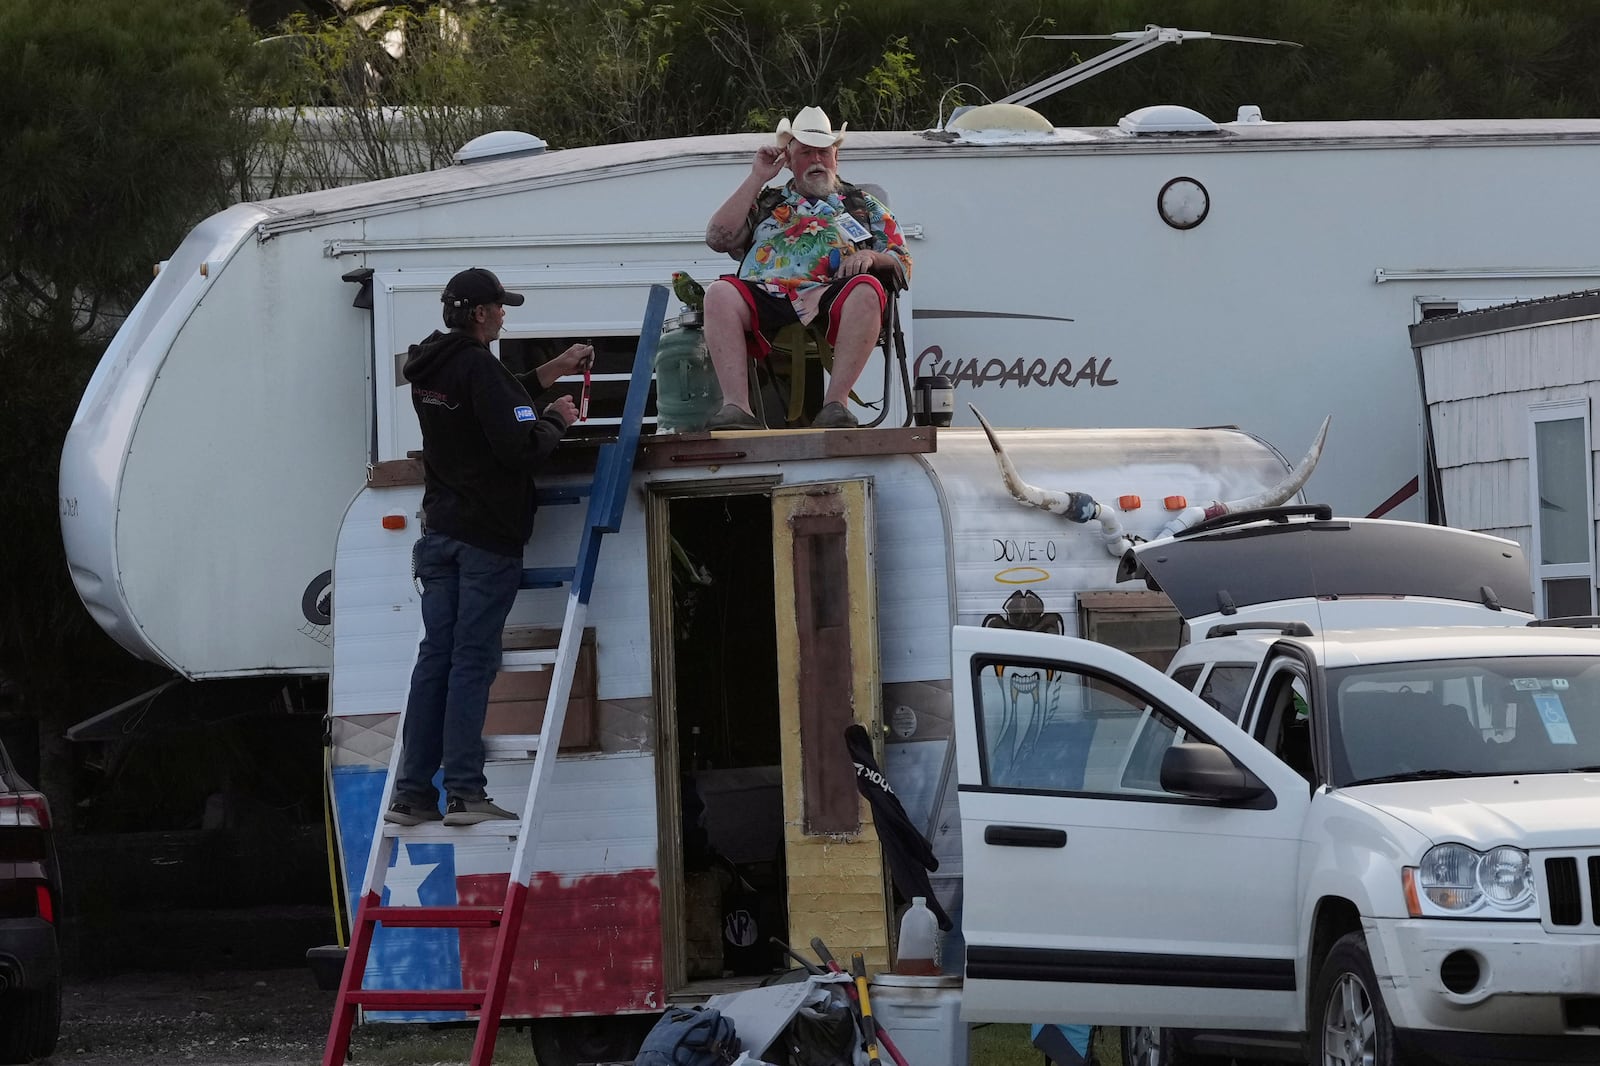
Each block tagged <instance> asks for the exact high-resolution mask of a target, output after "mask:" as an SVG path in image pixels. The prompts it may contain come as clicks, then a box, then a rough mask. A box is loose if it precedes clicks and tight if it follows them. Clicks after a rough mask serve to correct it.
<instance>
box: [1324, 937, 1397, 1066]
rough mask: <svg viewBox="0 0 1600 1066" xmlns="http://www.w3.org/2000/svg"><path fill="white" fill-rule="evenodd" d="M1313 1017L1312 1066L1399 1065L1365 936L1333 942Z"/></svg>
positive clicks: (1392, 1034)
mask: <svg viewBox="0 0 1600 1066" xmlns="http://www.w3.org/2000/svg"><path fill="white" fill-rule="evenodd" d="M1309 1013H1310V1016H1309V1017H1308V1018H1307V1019H1306V1026H1307V1033H1308V1035H1309V1036H1310V1038H1311V1040H1310V1044H1311V1066H1353V1064H1355V1063H1369V1062H1370V1063H1371V1064H1372V1066H1396V1063H1397V1062H1398V1061H1399V1058H1398V1054H1397V1052H1396V1050H1395V1037H1394V1025H1393V1023H1392V1022H1391V1021H1390V1020H1389V1010H1388V1008H1387V1007H1385V1006H1384V1004H1383V992H1382V990H1381V989H1380V988H1379V987H1378V977H1377V974H1376V973H1375V972H1374V971H1373V969H1372V956H1371V955H1370V954H1368V952H1367V937H1366V934H1365V933H1359V932H1357V933H1346V934H1345V935H1344V936H1342V937H1340V938H1339V939H1338V940H1337V941H1335V942H1334V945H1333V949H1332V950H1330V951H1329V952H1328V957H1327V958H1326V959H1324V960H1323V963H1322V969H1321V970H1319V971H1318V973H1317V981H1316V984H1315V985H1314V986H1313V988H1312V995H1311V1009H1310V1012H1309Z"/></svg>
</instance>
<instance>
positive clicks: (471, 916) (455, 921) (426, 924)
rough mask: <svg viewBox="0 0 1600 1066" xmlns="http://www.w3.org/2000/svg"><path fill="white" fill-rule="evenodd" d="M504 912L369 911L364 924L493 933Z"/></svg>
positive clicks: (452, 909)
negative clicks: (488, 930)
mask: <svg viewBox="0 0 1600 1066" xmlns="http://www.w3.org/2000/svg"><path fill="white" fill-rule="evenodd" d="M504 913H505V908H503V907H500V906H498V905H496V906H470V907H469V906H457V907H368V908H367V917H366V920H367V921H371V922H382V923H383V924H384V925H387V926H394V927H399V926H405V927H407V928H410V929H493V928H495V927H496V926H498V925H499V924H500V917H501V915H502V914H504Z"/></svg>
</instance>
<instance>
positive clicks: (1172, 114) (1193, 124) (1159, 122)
mask: <svg viewBox="0 0 1600 1066" xmlns="http://www.w3.org/2000/svg"><path fill="white" fill-rule="evenodd" d="M1117 128H1118V129H1120V130H1122V131H1123V132H1124V133H1131V134H1133V135H1134V136H1135V137H1144V136H1147V135H1149V134H1152V133H1218V132H1220V127H1219V126H1218V125H1217V124H1216V123H1215V122H1212V121H1211V120H1210V119H1208V118H1206V117H1205V116H1204V115H1202V114H1201V113H1200V112H1198V111H1196V110H1195V109H1194V108H1192V107H1182V106H1180V105H1178V104H1156V105H1155V106H1154V107H1141V108H1140V109H1139V110H1137V111H1132V112H1129V113H1128V114H1126V115H1123V116H1122V117H1121V118H1120V119H1118V120H1117Z"/></svg>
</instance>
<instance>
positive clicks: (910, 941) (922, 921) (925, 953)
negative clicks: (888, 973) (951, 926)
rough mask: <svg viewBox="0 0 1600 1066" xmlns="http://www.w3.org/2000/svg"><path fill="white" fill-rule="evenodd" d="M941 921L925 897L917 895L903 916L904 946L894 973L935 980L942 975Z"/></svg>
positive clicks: (897, 954)
mask: <svg viewBox="0 0 1600 1066" xmlns="http://www.w3.org/2000/svg"><path fill="white" fill-rule="evenodd" d="M938 946H939V920H938V919H937V918H935V917H934V916H933V912H932V911H930V910H929V909H928V900H927V897H925V896H917V897H915V898H914V899H912V901H911V906H910V907H909V908H908V909H907V910H906V912H905V913H904V914H903V915H901V916H900V944H899V948H898V950H897V952H896V955H895V963H894V972H895V973H897V974H906V975H909V976H912V977H934V976H937V975H938V973H939V951H938Z"/></svg>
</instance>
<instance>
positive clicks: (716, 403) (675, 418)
mask: <svg viewBox="0 0 1600 1066" xmlns="http://www.w3.org/2000/svg"><path fill="white" fill-rule="evenodd" d="M700 324H701V316H700V312H698V311H690V310H687V309H686V310H685V311H684V312H683V314H681V315H679V316H678V317H677V318H676V319H673V320H672V321H671V322H669V323H668V328H667V329H665V330H663V331H662V333H661V345H660V347H659V348H657V349H656V364H655V375H656V430H657V432H660V433H679V432H689V433H692V432H694V431H696V430H701V429H704V428H705V425H706V422H708V421H709V420H710V418H711V416H712V415H714V414H716V413H717V411H719V410H720V409H721V408H722V387H721V386H720V385H718V384H717V372H716V369H715V368H714V367H713V366H712V365H711V356H710V354H709V353H708V352H707V351H706V337H705V333H704V332H703V331H702V330H701V328H700Z"/></svg>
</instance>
